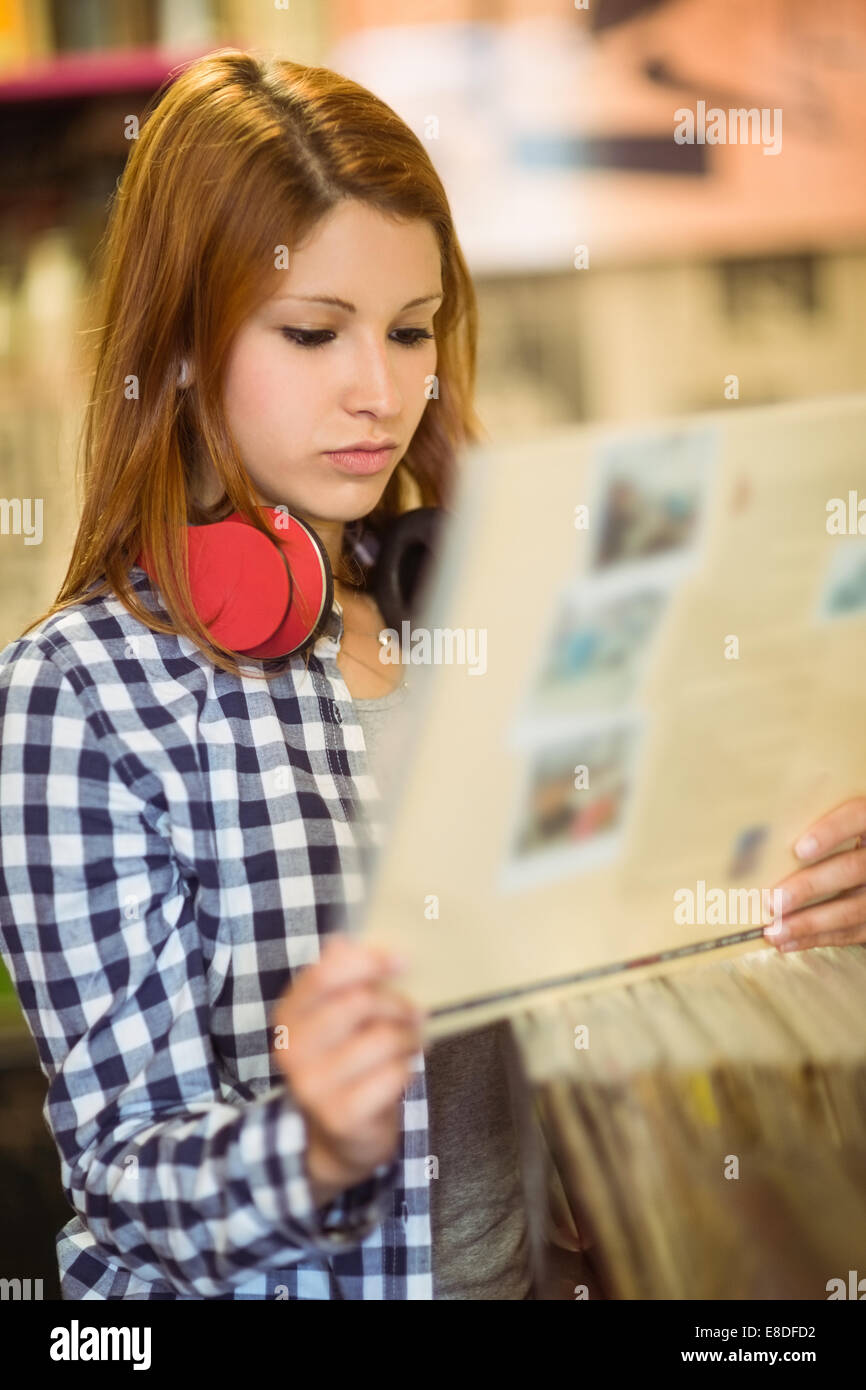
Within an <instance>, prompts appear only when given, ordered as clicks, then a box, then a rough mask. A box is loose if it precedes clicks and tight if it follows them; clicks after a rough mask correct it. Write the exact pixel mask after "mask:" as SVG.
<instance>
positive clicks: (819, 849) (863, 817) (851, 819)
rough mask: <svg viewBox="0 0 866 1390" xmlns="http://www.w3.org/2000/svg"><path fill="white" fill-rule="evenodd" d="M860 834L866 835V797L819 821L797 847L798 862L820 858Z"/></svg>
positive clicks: (859, 797) (837, 809)
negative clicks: (799, 860)
mask: <svg viewBox="0 0 866 1390" xmlns="http://www.w3.org/2000/svg"><path fill="white" fill-rule="evenodd" d="M857 835H866V796H855V797H854V798H853V799H852V800H851V801H845V802H843V804H842V805H841V806H837V807H836V809H835V811H830V812H829V814H828V815H826V816H822V817H821V819H820V820H816V821H815V822H814V823H813V824H812V825H810V826H809V829H808V830H806V831H805V832H804V833H803V834H802V835H801V836H800V838H799V840H798V841H797V843H796V844H795V845H794V853H795V854H796V856H797V858H798V859H820V858H821V857H822V856H823V855H825V854H829V853H830V851H831V850H833V849H836V848H837V847H838V846H839V845H842V844H844V843H845V841H846V840H850V839H852V838H854V837H855V836H857Z"/></svg>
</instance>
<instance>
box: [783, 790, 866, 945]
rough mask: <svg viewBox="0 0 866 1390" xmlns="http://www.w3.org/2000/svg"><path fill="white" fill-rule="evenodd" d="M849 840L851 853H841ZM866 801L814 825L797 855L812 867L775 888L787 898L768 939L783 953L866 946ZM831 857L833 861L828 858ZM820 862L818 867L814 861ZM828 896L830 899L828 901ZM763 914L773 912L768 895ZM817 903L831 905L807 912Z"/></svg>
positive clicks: (799, 843) (862, 799)
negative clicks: (814, 902) (813, 903)
mask: <svg viewBox="0 0 866 1390" xmlns="http://www.w3.org/2000/svg"><path fill="white" fill-rule="evenodd" d="M847 840H853V841H854V842H855V844H854V847H853V848H849V849H847V850H845V851H843V852H842V853H839V852H838V850H839V847H840V846H841V845H843V844H845V842H846V841H847ZM864 840H866V796H858V797H855V798H854V800H853V801H846V802H845V803H844V804H843V805H842V806H839V807H837V808H836V810H835V811H830V812H829V814H828V815H826V816H822V817H821V819H820V820H818V821H815V823H814V825H811V826H810V827H809V829H808V830H806V831H805V832H804V834H803V835H802V836H801V837H800V839H799V840H798V841H797V843H796V845H795V846H794V853H795V854H796V856H797V858H798V859H802V860H804V861H809V862H808V864H807V867H806V868H803V869H797V871H796V873H793V874H789V875H788V877H787V878H783V879H781V880H780V882H779V883H778V884H777V885H776V888H777V889H781V890H782V893H783V895H784V894H787V895H788V896H787V898H785V897H784V896H783V898H782V901H781V903H780V907H781V921H776V922H774V924H773V925H772V926H768V927H765V928H764V936H765V937H766V938H767V940H768V941H770V942H771V943H772V944H773V945H774V946H778V947H779V949H780V950H782V951H803V950H805V949H806V948H807V947H809V946H850V945H853V944H854V943H856V942H858V941H866V849H863V848H862V845H863V843H864ZM826 855H829V856H830V858H825V856H826ZM817 860H820V861H821V862H820V863H817V862H815V861H817ZM828 895H831V896H829V898H828ZM764 896H765V902H764V907H765V910H768V912H769V913H772V912H773V905H774V904H773V895H772V894H771V895H769V897H768V895H767V894H766V893H765V895H764ZM813 898H828V901H827V902H821V903H817V904H815V905H814V906H812V907H807V906H806V904H807V903H809V902H810V901H811V900H812V899H813Z"/></svg>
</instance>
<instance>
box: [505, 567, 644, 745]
mask: <svg viewBox="0 0 866 1390" xmlns="http://www.w3.org/2000/svg"><path fill="white" fill-rule="evenodd" d="M670 597H671V585H670V583H669V582H667V581H665V580H663V579H653V577H652V576H651V575H648V576H646V577H645V578H643V579H641V580H639V581H636V582H635V584H634V585H633V587H631V588H629V589H628V590H622V591H618V592H607V591H605V590H603V589H602V590H599V589H597V588H596V587H595V586H594V585H592V583H586V584H580V583H579V582H578V583H576V584H571V585H569V586H568V587H567V588H566V589H564V590H563V591H562V592H561V593H560V594H559V596H558V598H557V601H556V604H555V606H554V608H553V611H552V616H551V622H550V624H549V626H548V628H547V631H546V633H545V635H544V639H543V641H542V643H541V645H540V661H539V664H538V666H537V668H536V669H535V670H534V671H533V672H532V675H531V677H530V682H529V687H528V689H527V690H526V692H525V694H524V696H523V700H522V705H521V713H520V717H519V719H518V721H517V729H516V730H515V732H516V733H517V732H518V731H519V733H522V734H523V737H524V739H525V740H526V741H529V742H532V741H533V733H535V732H538V733H541V731H543V732H544V735H545V737H548V738H549V737H550V735H551V733H552V732H553V731H554V729H557V730H559V731H561V732H566V730H567V726H568V725H569V724H574V723H575V722H581V721H583V720H585V719H586V718H590V719H591V718H593V717H594V716H596V715H599V714H607V713H608V712H610V711H611V710H615V709H617V708H620V709H621V708H622V707H623V706H625V705H628V704H629V703H630V702H631V701H632V700H634V698H635V697H636V695H637V693H638V691H639V687H640V682H641V679H642V677H643V674H644V670H645V667H646V665H647V662H648V659H649V656H650V650H651V647H652V643H653V639H654V638H655V636H656V633H657V631H658V628H659V625H660V623H661V620H662V618H663V616H664V614H665V612H666V611H667V608H668V604H669V601H670Z"/></svg>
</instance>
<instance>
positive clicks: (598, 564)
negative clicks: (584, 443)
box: [588, 426, 719, 578]
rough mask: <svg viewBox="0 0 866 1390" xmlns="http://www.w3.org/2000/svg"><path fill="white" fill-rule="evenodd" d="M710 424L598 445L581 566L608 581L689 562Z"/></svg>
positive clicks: (702, 507) (700, 520) (711, 440)
mask: <svg viewBox="0 0 866 1390" xmlns="http://www.w3.org/2000/svg"><path fill="white" fill-rule="evenodd" d="M718 447H719V431H718V428H716V427H708V426H703V427H700V428H697V429H696V428H694V427H690V428H677V429H669V430H665V431H661V432H659V431H653V432H649V431H647V432H646V433H641V434H638V435H622V436H618V437H617V438H615V439H611V440H607V441H605V442H604V443H603V444H601V445H600V446H599V448H598V451H597V455H596V463H595V481H594V487H593V493H594V496H593V500H592V501H591V503H590V507H589V518H590V520H589V527H588V538H589V542H590V560H589V570H590V572H591V573H592V574H594V575H598V576H605V577H610V578H613V577H614V576H617V575H619V574H621V573H622V572H623V571H625V570H631V567H632V566H635V565H639V564H642V563H646V562H651V563H652V565H653V567H654V568H656V569H661V568H667V569H669V570H672V571H673V572H674V573H677V572H679V571H681V570H682V569H684V568H688V567H691V566H692V565H693V564H694V563H695V561H696V559H697V557H698V555H699V553H700V549H701V546H702V542H703V533H704V529H705V522H706V510H707V500H708V496H709V488H710V481H711V477H712V473H713V467H714V464H715V460H716V456H717V452H718Z"/></svg>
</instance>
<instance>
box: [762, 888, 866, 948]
mask: <svg viewBox="0 0 866 1390" xmlns="http://www.w3.org/2000/svg"><path fill="white" fill-rule="evenodd" d="M858 932H860V933H862V936H858V935H857V933H858ZM840 933H854V935H852V936H850V938H849V939H850V940H851V941H857V940H861V939H862V940H866V886H861V887H860V888H855V889H854V890H853V891H852V892H850V893H841V894H840V895H839V896H838V897H837V898H830V899H829V900H828V901H827V902H824V903H816V904H815V905H814V906H812V907H805V908H802V909H801V910H800V911H799V912H795V913H793V914H792V915H791V916H789V917H783V918H782V920H781V922H778V923H776V924H774V925H773V926H772V927H766V928H765V929H764V935H765V936H766V937H767V938H768V939H769V940H770V941H771V942H772V943H773V945H774V946H779V947H781V946H784V945H785V944H786V943H787V942H791V941H793V942H798V941H806V942H810V941H812V942H813V941H814V940H815V939H816V938H817V937H819V936H824V935H838V934H840ZM846 944H847V942H846Z"/></svg>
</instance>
